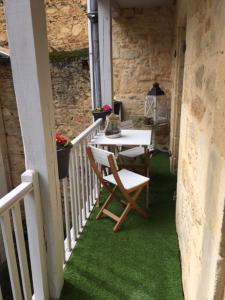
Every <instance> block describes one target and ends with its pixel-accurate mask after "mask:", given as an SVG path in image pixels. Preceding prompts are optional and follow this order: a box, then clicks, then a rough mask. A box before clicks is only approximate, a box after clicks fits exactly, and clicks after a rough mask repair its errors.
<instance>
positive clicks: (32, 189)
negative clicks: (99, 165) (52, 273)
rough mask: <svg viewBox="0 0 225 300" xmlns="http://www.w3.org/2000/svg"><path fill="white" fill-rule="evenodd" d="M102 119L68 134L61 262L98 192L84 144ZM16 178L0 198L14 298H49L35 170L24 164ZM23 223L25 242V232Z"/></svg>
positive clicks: (1, 296) (0, 297) (0, 221)
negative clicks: (16, 182) (72, 135)
mask: <svg viewBox="0 0 225 300" xmlns="http://www.w3.org/2000/svg"><path fill="white" fill-rule="evenodd" d="M101 123H102V120H98V121H96V122H95V123H93V124H92V125H91V126H90V127H88V128H87V129H86V130H85V131H83V132H82V133H81V134H80V135H79V136H78V137H76V138H75V139H74V140H72V145H73V148H72V150H71V153H70V163H69V178H64V179H63V180H62V181H61V184H62V200H63V201H62V203H63V219H64V224H65V230H64V234H65V241H64V250H65V251H64V261H65V262H66V261H67V260H68V258H69V256H70V254H71V252H72V249H73V248H74V247H75V245H76V242H77V240H78V238H79V236H80V234H81V232H82V230H83V228H84V226H85V224H86V222H87V219H88V217H89V216H90V213H91V211H92V209H93V207H94V205H95V202H96V198H97V195H98V185H97V178H96V176H95V175H94V173H93V171H92V169H91V167H90V163H89V161H88V158H87V154H86V148H87V145H88V143H89V142H90V140H91V139H92V138H93V137H94V136H95V135H96V134H97V133H98V132H99V131H100V127H101ZM21 178H22V182H21V184H20V185H18V186H17V187H16V188H15V189H13V190H12V191H11V192H9V193H8V194H7V195H6V196H4V197H3V198H1V199H0V224H1V231H2V235H3V241H4V249H5V253H6V258H7V266H8V270H9V277H10V283H11V290H12V294H13V299H15V300H21V299H25V300H28V299H29V300H30V299H37V300H42V299H49V290H48V278H47V271H46V265H47V264H46V249H45V242H44V230H43V220H42V210H41V201H40V191H39V182H38V174H37V173H36V172H34V171H30V170H28V171H26V172H25V173H24V174H22V177H21ZM24 221H25V222H26V226H25V222H24ZM26 229H27V236H28V242H27V243H26V238H25V235H24V233H25V230H26ZM3 299H8V295H4V291H3V290H2V289H1V279H0V300H3Z"/></svg>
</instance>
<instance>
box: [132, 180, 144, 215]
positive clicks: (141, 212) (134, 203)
mask: <svg viewBox="0 0 225 300" xmlns="http://www.w3.org/2000/svg"><path fill="white" fill-rule="evenodd" d="M144 188H145V186H143V187H141V188H140V189H138V190H137V192H136V194H135V195H134V196H133V198H132V200H131V201H130V203H131V207H132V208H133V209H135V210H136V211H137V212H138V213H139V214H140V215H141V216H142V217H144V218H148V214H147V213H146V212H145V211H144V210H143V209H142V208H140V207H139V206H138V205H137V200H138V198H139V196H140V193H141V192H142V190H143V189H144Z"/></svg>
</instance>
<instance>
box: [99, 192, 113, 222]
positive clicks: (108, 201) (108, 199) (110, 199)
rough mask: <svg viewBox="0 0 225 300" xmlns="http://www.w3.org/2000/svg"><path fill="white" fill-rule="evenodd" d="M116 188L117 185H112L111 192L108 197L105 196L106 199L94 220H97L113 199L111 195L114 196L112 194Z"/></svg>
mask: <svg viewBox="0 0 225 300" xmlns="http://www.w3.org/2000/svg"><path fill="white" fill-rule="evenodd" d="M116 190H117V186H115V187H114V189H113V190H112V192H111V194H110V195H109V197H108V198H107V200H106V201H105V203H104V204H103V206H102V208H101V209H100V211H99V213H98V214H97V216H96V220H98V219H99V218H100V217H101V215H102V214H103V210H104V209H106V208H107V207H108V205H109V203H110V202H111V201H112V200H113V197H114V194H115V192H116Z"/></svg>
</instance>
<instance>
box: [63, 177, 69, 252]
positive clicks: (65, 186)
mask: <svg viewBox="0 0 225 300" xmlns="http://www.w3.org/2000/svg"><path fill="white" fill-rule="evenodd" d="M62 183H63V198H64V199H63V200H64V210H65V222H66V238H67V248H68V250H69V251H71V236H70V207H69V199H68V179H67V177H66V178H64V179H63V180H62Z"/></svg>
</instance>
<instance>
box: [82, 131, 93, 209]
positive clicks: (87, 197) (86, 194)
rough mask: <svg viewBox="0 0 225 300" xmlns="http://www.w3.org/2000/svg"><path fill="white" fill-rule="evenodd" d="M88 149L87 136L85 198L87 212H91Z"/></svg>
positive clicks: (84, 152) (85, 144) (84, 145)
mask: <svg viewBox="0 0 225 300" xmlns="http://www.w3.org/2000/svg"><path fill="white" fill-rule="evenodd" d="M86 149H87V137H86V139H85V140H84V143H83V155H84V169H85V172H84V176H85V186H86V189H85V191H86V193H85V198H86V201H85V202H86V209H87V212H88V213H89V212H90V210H91V205H90V199H89V193H90V192H89V190H90V187H89V181H88V176H89V173H88V161H87V154H86Z"/></svg>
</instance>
